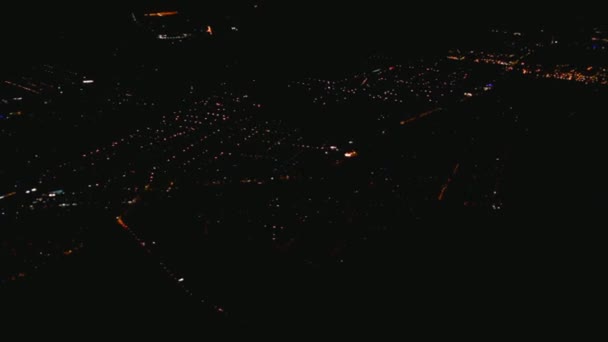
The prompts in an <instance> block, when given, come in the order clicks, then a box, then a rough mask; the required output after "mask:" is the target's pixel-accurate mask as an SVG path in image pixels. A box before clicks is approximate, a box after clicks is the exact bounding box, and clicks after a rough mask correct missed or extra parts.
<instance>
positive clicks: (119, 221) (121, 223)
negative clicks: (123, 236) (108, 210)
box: [116, 216, 129, 229]
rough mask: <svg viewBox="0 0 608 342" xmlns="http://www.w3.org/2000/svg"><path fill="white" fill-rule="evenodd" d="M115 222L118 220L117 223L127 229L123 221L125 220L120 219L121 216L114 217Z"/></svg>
mask: <svg viewBox="0 0 608 342" xmlns="http://www.w3.org/2000/svg"><path fill="white" fill-rule="evenodd" d="M116 222H118V224H119V225H120V226H121V227H123V228H124V229H129V226H128V225H127V224H126V223H125V221H123V220H122V217H120V216H117V217H116Z"/></svg>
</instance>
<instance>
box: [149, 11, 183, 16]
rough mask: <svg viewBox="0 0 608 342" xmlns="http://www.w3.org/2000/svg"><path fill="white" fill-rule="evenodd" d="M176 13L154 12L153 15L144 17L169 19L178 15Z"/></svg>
mask: <svg viewBox="0 0 608 342" xmlns="http://www.w3.org/2000/svg"><path fill="white" fill-rule="evenodd" d="M178 14H179V12H178V11H166V12H155V13H146V14H144V16H146V17H170V16H172V15H178Z"/></svg>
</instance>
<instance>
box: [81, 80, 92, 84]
mask: <svg viewBox="0 0 608 342" xmlns="http://www.w3.org/2000/svg"><path fill="white" fill-rule="evenodd" d="M82 83H84V84H91V83H95V81H93V80H83V81H82Z"/></svg>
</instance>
